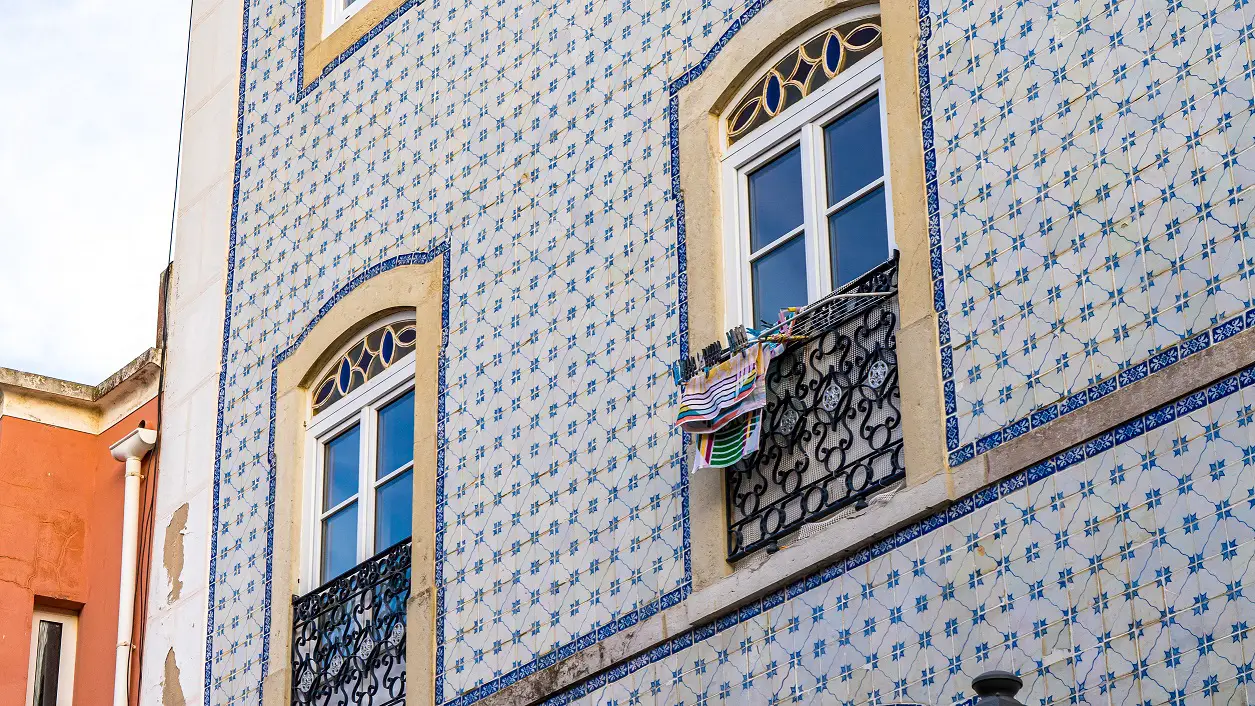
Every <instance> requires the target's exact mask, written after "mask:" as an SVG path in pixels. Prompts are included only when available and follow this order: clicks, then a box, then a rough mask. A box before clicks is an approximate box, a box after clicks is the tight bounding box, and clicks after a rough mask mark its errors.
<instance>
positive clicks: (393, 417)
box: [375, 392, 414, 478]
mask: <svg viewBox="0 0 1255 706" xmlns="http://www.w3.org/2000/svg"><path fill="white" fill-rule="evenodd" d="M413 460H414V393H413V392H407V393H406V394H405V396H404V397H401V398H400V399H398V400H397V401H395V402H393V403H391V404H389V405H388V406H387V407H384V408H383V409H381V410H379V461H378V468H377V469H376V475H375V478H383V477H384V476H386V475H388V474H389V473H392V472H393V471H395V470H397V469H399V468H401V467H402V466H404V465H405V464H407V463H409V462H410V461H413Z"/></svg>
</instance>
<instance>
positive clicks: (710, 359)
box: [702, 341, 723, 368]
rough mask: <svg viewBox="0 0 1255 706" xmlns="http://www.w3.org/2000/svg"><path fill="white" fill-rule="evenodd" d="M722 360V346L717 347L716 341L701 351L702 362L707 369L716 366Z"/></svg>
mask: <svg viewBox="0 0 1255 706" xmlns="http://www.w3.org/2000/svg"><path fill="white" fill-rule="evenodd" d="M722 358H723V346H721V345H719V342H718V341H715V342H714V343H712V344H710V345H709V346H706V347H705V348H703V349H702V362H703V363H705V364H706V367H707V368H709V367H712V366H714V365H717V364H718V363H719V362H721V360H722Z"/></svg>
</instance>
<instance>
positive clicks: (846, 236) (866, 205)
mask: <svg viewBox="0 0 1255 706" xmlns="http://www.w3.org/2000/svg"><path fill="white" fill-rule="evenodd" d="M885 213H886V212H885V189H884V187H883V186H881V187H877V188H876V189H874V190H873V191H870V192H868V193H867V194H866V195H865V196H863V197H862V198H860V199H858V200H857V201H854V202H853V203H850V204H848V205H846V206H845V207H844V208H842V209H841V210H840V211H837V212H836V213H834V214H832V215H831V216H829V217H828V237H829V238H830V239H831V240H830V241H829V242H830V243H831V245H832V286H833V288H834V289H835V288H836V287H840V286H841V285H843V284H846V283H847V282H850V281H853V280H855V279H858V278H859V277H860V276H861V275H862V274H863V273H865V272H867V271H868V270H870V269H871V268H873V267H875V266H876V265H879V264H880V263H882V262H884V261H885V260H888V259H889V224H888V222H887V220H886V217H885Z"/></svg>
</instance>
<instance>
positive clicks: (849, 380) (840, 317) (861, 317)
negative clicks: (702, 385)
mask: <svg viewBox="0 0 1255 706" xmlns="http://www.w3.org/2000/svg"><path fill="white" fill-rule="evenodd" d="M896 289H897V259H896V257H895V258H894V259H893V260H890V261H889V262H887V263H885V264H884V265H881V266H880V267H877V268H876V269H874V270H872V271H871V272H869V273H867V274H866V275H864V276H863V277H862V278H861V279H859V280H858V281H856V282H853V283H851V284H850V285H849V286H848V287H847V288H845V289H843V290H842V291H841V292H839V293H838V294H839V296H835V297H833V298H831V299H829V300H827V301H825V302H823V303H821V304H819V305H818V306H816V307H814V308H812V309H810V310H807V311H805V312H804V313H803V314H801V315H799V317H798V318H797V319H796V320H795V322H794V324H793V328H792V331H791V334H792V335H793V336H799V337H804V339H805V340H802V341H798V342H796V343H793V344H791V345H790V346H789V348H788V349H787V350H786V351H785V352H784V353H783V354H782V355H780V356H779V357H777V358H776V359H775V360H774V361H772V364H771V367H770V369H769V370H768V372H767V407H766V410H765V411H764V414H763V428H762V437H761V441H760V444H759V450H758V452H757V453H755V454H754V455H752V456H750V457H749V458H747V459H745V460H744V461H742V462H741V463H738V464H737V465H735V466H732V467H731V468H729V469H728V470H727V473H728V476H727V480H728V483H727V488H728V497H727V502H728V518H729V528H728V529H729V531H728V558H729V559H730V560H735V559H739V558H741V557H743V556H745V555H747V554H749V553H751V552H753V551H756V550H758V549H762V548H764V547H773V546H775V545H776V544H777V543H778V542H779V541H780V540H781V539H783V538H784V537H785V536H786V535H789V534H791V533H793V532H795V531H797V530H798V529H800V528H801V527H802V525H804V524H806V523H808V522H815V521H817V520H820V519H823V518H824V517H826V516H828V515H831V514H832V513H834V512H836V511H837V510H839V509H841V508H843V507H845V506H847V505H850V504H852V503H858V502H861V501H866V499H867V497H868V496H869V495H871V494H872V493H874V492H875V491H876V490H878V489H879V488H882V487H884V486H886V485H889V484H891V483H895V482H897V481H899V480H901V479H902V478H904V477H905V475H906V467H905V464H904V461H903V458H902V413H901V396H900V394H899V390H898V358H897V349H896V336H897V330H898V301H897V296H896Z"/></svg>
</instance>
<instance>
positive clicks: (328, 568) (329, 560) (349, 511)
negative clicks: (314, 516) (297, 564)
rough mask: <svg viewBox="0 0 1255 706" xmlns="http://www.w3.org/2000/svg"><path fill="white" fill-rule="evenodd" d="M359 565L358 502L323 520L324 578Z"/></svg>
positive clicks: (327, 578)
mask: <svg viewBox="0 0 1255 706" xmlns="http://www.w3.org/2000/svg"><path fill="white" fill-rule="evenodd" d="M356 565H357V503H352V504H351V505H349V506H347V507H345V508H343V509H341V510H340V511H339V512H337V513H336V514H334V515H332V516H331V517H328V518H327V519H325V520H323V532H322V579H323V582H324V583H325V582H326V581H328V580H329V579H333V578H335V577H336V576H339V575H340V574H342V573H344V572H345V571H348V570H349V569H351V568H353V567H354V566H356Z"/></svg>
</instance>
